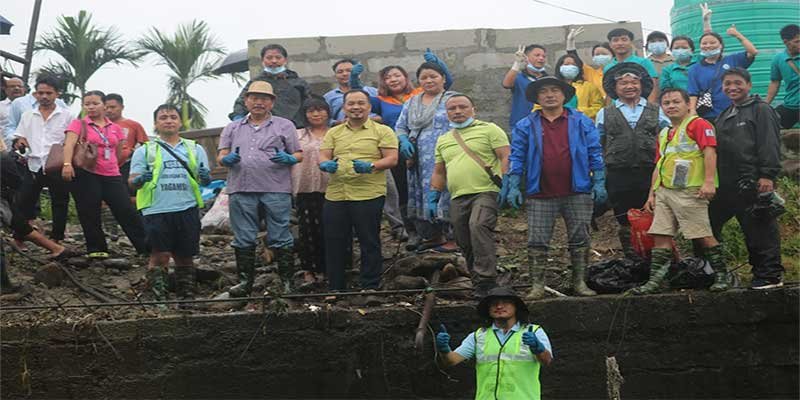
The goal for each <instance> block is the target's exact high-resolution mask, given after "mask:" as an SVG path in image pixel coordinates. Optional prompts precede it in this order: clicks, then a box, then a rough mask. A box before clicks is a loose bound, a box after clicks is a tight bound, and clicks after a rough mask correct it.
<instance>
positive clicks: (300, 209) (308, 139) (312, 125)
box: [292, 98, 331, 282]
mask: <svg viewBox="0 0 800 400" xmlns="http://www.w3.org/2000/svg"><path fill="white" fill-rule="evenodd" d="M302 111H303V114H302V115H303V116H304V118H305V126H306V127H305V128H303V129H298V130H297V139H298V141H299V142H300V146H301V147H302V148H303V162H301V163H299V164H295V165H294V166H293V167H292V186H293V188H292V191H293V192H294V194H295V196H296V203H295V204H296V205H297V222H298V225H299V233H300V237H299V241H298V244H299V246H298V249H297V250H298V253H299V255H300V262H301V263H302V268H303V269H304V270H306V271H308V272H311V273H316V274H323V273H324V272H325V263H324V260H325V257H323V254H325V251H324V247H323V243H324V241H323V239H322V226H321V225H320V224H321V223H322V204H323V203H324V202H325V189H327V187H328V174H327V173H324V172H322V171H321V170H320V169H319V166H318V165H319V146H320V145H321V144H322V138H324V137H325V134H326V133H327V132H328V126H329V125H328V124H329V122H330V117H331V109H330V106H328V103H327V102H325V101H324V100H322V99H318V98H311V99H309V100H308V101H306V102H305V104H303V109H302ZM305 280H306V282H313V281H314V280H316V279H315V277H314V276H313V274H307V275H306V279H305Z"/></svg>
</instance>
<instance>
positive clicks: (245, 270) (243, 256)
mask: <svg viewBox="0 0 800 400" xmlns="http://www.w3.org/2000/svg"><path fill="white" fill-rule="evenodd" d="M233 250H234V254H235V255H236V271H237V272H238V274H239V284H238V285H235V286H233V287H231V288H230V289H228V294H230V295H231V297H247V296H250V292H251V291H252V290H253V281H254V280H255V272H256V248H255V247H245V248H241V249H240V248H237V247H234V248H233Z"/></svg>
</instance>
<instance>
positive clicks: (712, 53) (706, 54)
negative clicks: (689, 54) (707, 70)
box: [700, 49, 722, 58]
mask: <svg viewBox="0 0 800 400" xmlns="http://www.w3.org/2000/svg"><path fill="white" fill-rule="evenodd" d="M720 53H722V49H714V50H708V51H700V55H701V56H703V58H711V57H714V56H718V55H719V54H720Z"/></svg>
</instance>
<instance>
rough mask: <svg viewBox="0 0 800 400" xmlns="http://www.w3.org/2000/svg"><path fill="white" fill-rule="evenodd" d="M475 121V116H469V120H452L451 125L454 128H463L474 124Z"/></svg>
mask: <svg viewBox="0 0 800 400" xmlns="http://www.w3.org/2000/svg"><path fill="white" fill-rule="evenodd" d="M473 122H475V118H472V117H469V118H467V120H466V121H464V122H453V121H450V127H451V128H453V129H463V128H466V127H468V126H470V125H472V123H473Z"/></svg>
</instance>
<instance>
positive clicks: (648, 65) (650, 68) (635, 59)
mask: <svg viewBox="0 0 800 400" xmlns="http://www.w3.org/2000/svg"><path fill="white" fill-rule="evenodd" d="M620 62H632V63H636V64H639V65H641V66H642V67H643V68H644V69H645V70H646V71H647V73H648V74H650V77H651V78H653V79H658V72H656V67H655V66H654V65H653V62H652V61H650V60H648V59H646V58H642V57H639V56H637V55H636V54H633V53H631V55H629V56H628V58H626V59H624V60H622V61H617V57H614V58H612V59H611V62H610V63H608V64H606V66H605V67H603V74H605V73H606V71H608V70H609V69H610V68H611V67H613V66H615V65H617V64H619V63H620Z"/></svg>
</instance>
